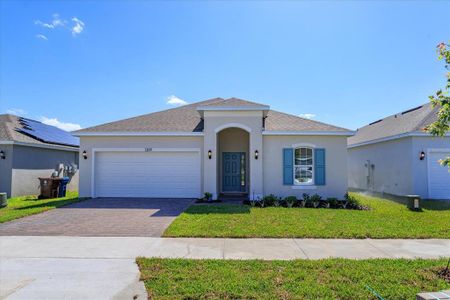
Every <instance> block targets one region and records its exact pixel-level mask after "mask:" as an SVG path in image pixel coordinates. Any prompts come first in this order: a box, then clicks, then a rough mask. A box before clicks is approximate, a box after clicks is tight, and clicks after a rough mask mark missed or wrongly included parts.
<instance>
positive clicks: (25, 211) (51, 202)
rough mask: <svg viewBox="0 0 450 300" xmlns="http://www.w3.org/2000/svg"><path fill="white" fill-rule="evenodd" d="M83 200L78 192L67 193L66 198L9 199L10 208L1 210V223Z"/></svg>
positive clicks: (28, 197) (24, 197) (33, 197)
mask: <svg viewBox="0 0 450 300" xmlns="http://www.w3.org/2000/svg"><path fill="white" fill-rule="evenodd" d="M81 200H83V199H82V198H78V193H77V192H69V191H68V192H67V195H66V197H64V198H55V199H43V200H39V199H37V196H21V197H13V198H9V199H8V206H7V207H4V208H0V223H4V222H8V221H11V220H15V219H18V218H23V217H26V216H30V215H34V214H38V213H41V212H44V211H47V210H50V209H54V208H57V207H60V206H63V205H67V204H71V203H75V202H78V201H81Z"/></svg>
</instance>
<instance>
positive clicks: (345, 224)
mask: <svg viewBox="0 0 450 300" xmlns="http://www.w3.org/2000/svg"><path fill="white" fill-rule="evenodd" d="M352 195H353V196H355V197H356V198H357V199H358V201H359V202H360V204H362V205H365V206H368V207H370V210H366V211H365V210H345V209H325V208H285V207H266V208H260V207H250V206H243V205H227V204H223V205H217V204H216V205H193V206H191V207H189V208H188V209H187V210H186V211H185V212H184V213H182V214H181V215H180V216H179V217H178V218H176V219H175V221H174V222H173V223H172V224H171V225H170V226H169V228H167V229H166V231H165V232H164V236H166V237H236V238H256V237H271V238H275V237H278V238H291V237H298V238H450V201H448V202H437V201H435V202H424V203H425V204H424V207H425V208H424V209H423V211H422V212H414V211H410V210H409V209H408V208H407V207H406V206H405V204H401V203H397V202H394V201H392V200H388V199H384V198H376V197H369V196H365V195H362V194H357V193H354V194H352Z"/></svg>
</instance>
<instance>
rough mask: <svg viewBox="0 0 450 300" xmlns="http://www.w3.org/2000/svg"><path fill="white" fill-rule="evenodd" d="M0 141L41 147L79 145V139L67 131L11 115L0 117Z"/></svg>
mask: <svg viewBox="0 0 450 300" xmlns="http://www.w3.org/2000/svg"><path fill="white" fill-rule="evenodd" d="M36 125H37V126H36ZM0 141H2V142H19V143H26V144H37V145H42V146H44V145H61V146H69V147H78V145H79V139H78V138H76V137H74V136H72V135H71V134H70V133H69V132H67V131H64V130H61V129H59V128H56V127H54V126H50V125H46V124H43V123H41V122H38V121H35V120H31V119H26V118H22V117H18V116H15V115H11V114H3V115H0Z"/></svg>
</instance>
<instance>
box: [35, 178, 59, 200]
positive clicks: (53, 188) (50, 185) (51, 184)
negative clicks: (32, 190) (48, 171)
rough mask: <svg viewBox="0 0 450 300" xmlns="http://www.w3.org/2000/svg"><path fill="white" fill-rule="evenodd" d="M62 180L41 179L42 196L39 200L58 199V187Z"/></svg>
mask: <svg viewBox="0 0 450 300" xmlns="http://www.w3.org/2000/svg"><path fill="white" fill-rule="evenodd" d="M61 180H62V179H61V178H39V181H40V182H41V194H40V195H39V199H48V198H56V197H58V187H59V183H60V181H61Z"/></svg>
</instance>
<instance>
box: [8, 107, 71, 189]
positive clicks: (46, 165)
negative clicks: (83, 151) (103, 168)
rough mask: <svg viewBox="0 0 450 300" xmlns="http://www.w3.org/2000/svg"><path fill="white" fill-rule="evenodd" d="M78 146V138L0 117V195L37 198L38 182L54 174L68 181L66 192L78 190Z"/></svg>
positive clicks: (40, 124)
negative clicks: (40, 178) (2, 193)
mask: <svg viewBox="0 0 450 300" xmlns="http://www.w3.org/2000/svg"><path fill="white" fill-rule="evenodd" d="M78 144H79V139H78V138H76V137H74V136H72V135H71V134H70V133H69V132H66V131H64V130H61V129H59V128H56V127H54V126H49V125H46V124H43V123H41V122H38V121H34V120H31V119H26V118H22V117H18V116H14V115H10V114H3V115H0V192H6V194H7V197H15V196H23V195H36V194H39V193H40V190H39V188H40V182H39V179H38V178H39V177H50V176H51V175H52V173H54V172H55V171H57V172H58V174H59V175H60V176H63V175H64V176H68V177H69V178H70V182H69V184H68V189H69V190H78V172H77V169H78Z"/></svg>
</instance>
